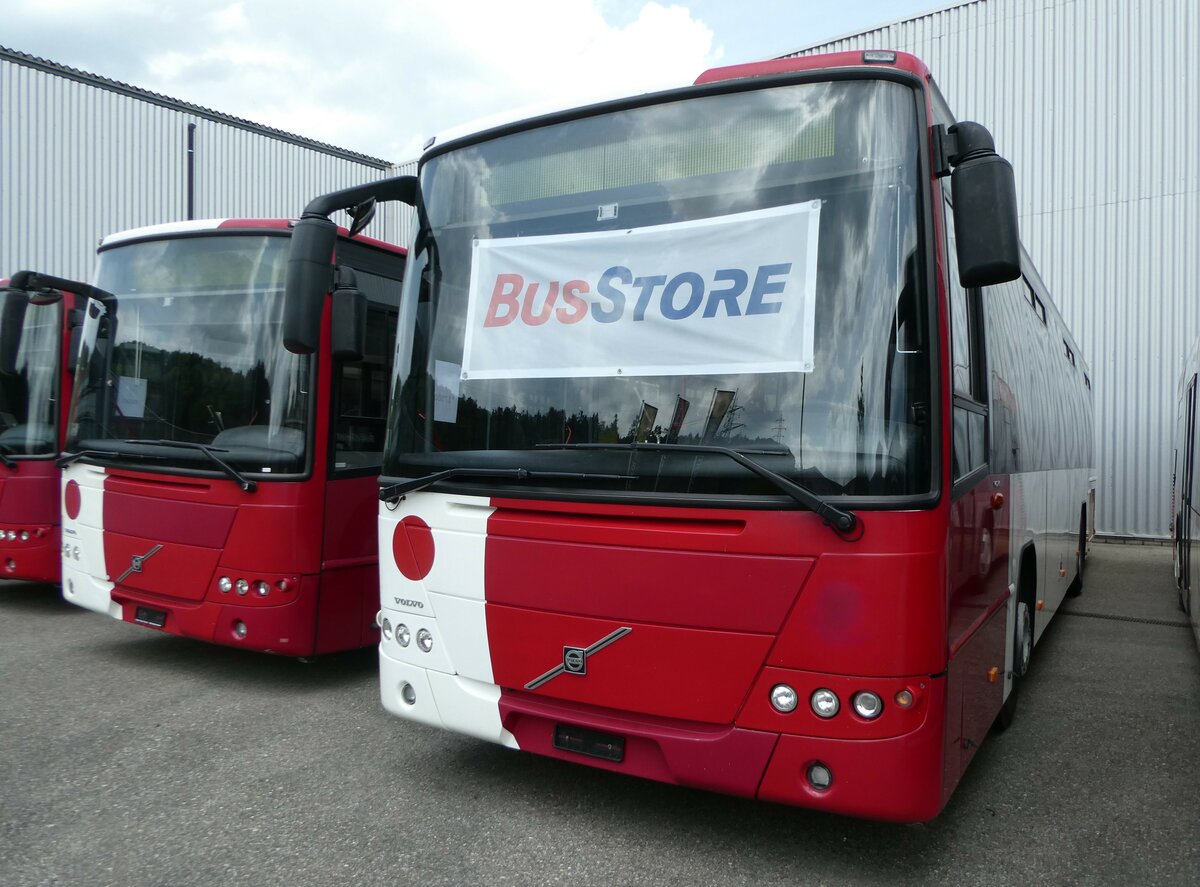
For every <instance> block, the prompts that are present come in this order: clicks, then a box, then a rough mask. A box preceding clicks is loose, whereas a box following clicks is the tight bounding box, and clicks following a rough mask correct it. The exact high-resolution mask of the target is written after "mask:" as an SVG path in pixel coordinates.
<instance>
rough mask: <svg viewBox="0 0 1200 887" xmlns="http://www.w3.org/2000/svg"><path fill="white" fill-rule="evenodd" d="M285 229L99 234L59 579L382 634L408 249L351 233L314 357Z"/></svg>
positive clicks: (144, 600)
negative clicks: (396, 359)
mask: <svg viewBox="0 0 1200 887" xmlns="http://www.w3.org/2000/svg"><path fill="white" fill-rule="evenodd" d="M291 234H292V227H291V223H289V222H288V221H286V220H245V219H230V220H215V221H197V222H186V223H178V224H169V225H160V226H155V227H150V228H140V229H136V230H133V231H127V232H125V233H122V234H116V235H113V236H110V237H107V238H105V240H104V241H103V242H102V244H101V246H100V249H99V255H98V264H97V269H96V274H95V277H96V284H97V286H98V287H101V288H102V289H104V290H105V291H107V293H109V294H111V295H110V296H108V297H107V298H104V299H103V300H92V301H91V302H89V304H88V308H87V313H86V317H85V320H84V326H83V330H82V336H81V338H82V343H81V348H80V354H79V358H78V361H79V362H78V369H77V371H76V386H75V392H74V398H73V400H72V405H71V413H70V424H69V428H68V434H67V441H66V446H65V450H64V455H63V457H62V462H63V463H65V467H64V470H63V485H62V504H63V518H62V521H63V548H62V558H63V575H62V582H63V594H64V596H65V598H66V599H67V600H68V601H70V602H72V603H75V604H78V605H79V606H82V607H86V608H88V609H91V610H95V611H97V612H100V613H107V614H109V615H110V616H112V617H113V618H116V619H122V620H124V621H126V622H133V623H137V624H140V625H146V626H149V627H151V628H154V629H158V630H162V631H166V632H170V633H172V634H177V635H183V636H186V637H191V638H197V639H200V640H204V641H210V642H213V643H218V644H228V645H232V646H236V647H243V648H247V649H252V650H260V651H266V652H271V653H279V654H284V655H288V656H296V657H308V656H314V655H318V654H323V653H329V652H333V651H337V650H345V649H351V648H356V647H362V646H365V645H369V644H372V643H374V642H375V641H376V639H377V638H378V631H377V629H375V628H374V627H373V625H374V616H375V612H376V610H377V609H378V605H377V603H376V601H377V599H378V566H377V553H376V547H375V537H374V527H375V512H376V505H375V503H376V492H377V489H378V484H377V477H378V474H379V464H380V458H381V456H382V453H383V439H384V434H385V427H386V424H385V417H386V411H387V385H388V379H389V378H390V372H391V364H392V356H393V350H394V349H393V341H394V328H395V324H396V316H397V306H398V304H399V292H400V282H401V280H402V277H403V269H404V258H405V257H404V253H403V251H402V250H400V249H398V248H396V247H393V246H390V245H388V244H384V243H381V242H378V241H374V240H370V239H367V238H363V237H358V236H356V237H352V238H351V237H347V236H345V235H346V232H344V231H342V232H340V234H339V236H338V237H337V238H336V243H333V242H331V244H330V251H329V253H327V254H326V257H325V258H326V267H327V269H329V268H330V267H331V266H330V265H329V261H328V259H329V256H331V255H333V254H334V252H335V250H336V257H335V260H334V261H335V265H334V266H333V267H332V270H331V271H330V273H328V274H327V275H326V279H325V282H324V286H325V289H326V290H327V291H330V290H332V298H325V299H324V300H323V302H324V303H323V305H322V310H321V313H320V316H319V317H318V325H319V330H320V348H319V350H318V351H317V353H315V354H314V355H311V356H297V355H294V354H291V353H290V352H288V351H286V350H285V349H284V347H283V343H282V340H281V336H280V331H281V325H280V319H281V315H282V310H283V287H284V278H285V274H286V264H287V256H288V248H289V244H290V242H291Z"/></svg>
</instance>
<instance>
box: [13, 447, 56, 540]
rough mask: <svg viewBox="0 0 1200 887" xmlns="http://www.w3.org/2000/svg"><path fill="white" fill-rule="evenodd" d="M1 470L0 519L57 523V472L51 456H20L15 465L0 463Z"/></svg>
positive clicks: (28, 524) (15, 523)
mask: <svg viewBox="0 0 1200 887" xmlns="http://www.w3.org/2000/svg"><path fill="white" fill-rule="evenodd" d="M0 471H3V474H2V475H0V523H3V524H6V525H10V526H22V525H23V526H26V527H32V526H34V525H38V524H47V525H49V524H54V525H57V524H58V522H59V516H58V483H59V472H58V468H56V467H55V465H54V462H53V460H49V461H43V460H40V459H39V460H31V459H22V460H20V461H19V462H17V467H16V469H9V468H4V467H0Z"/></svg>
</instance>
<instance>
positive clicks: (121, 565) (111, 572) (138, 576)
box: [104, 531, 221, 601]
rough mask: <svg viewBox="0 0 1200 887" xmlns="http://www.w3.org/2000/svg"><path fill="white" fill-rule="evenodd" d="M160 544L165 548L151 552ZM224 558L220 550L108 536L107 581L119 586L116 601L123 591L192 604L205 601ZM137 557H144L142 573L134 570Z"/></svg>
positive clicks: (105, 535)
mask: <svg viewBox="0 0 1200 887" xmlns="http://www.w3.org/2000/svg"><path fill="white" fill-rule="evenodd" d="M156 545H161V546H162V547H161V548H159V549H158V550H157V551H155V552H153V553H151V551H152V549H153V548H154V547H155V546H156ZM147 555H149V556H148V557H147ZM220 555H221V552H220V550H219V549H213V548H199V547H197V546H195V545H181V544H180V543H178V542H168V543H162V542H159V541H157V540H156V539H153V538H149V539H148V538H145V537H139V536H122V535H119V534H117V533H110V532H107V531H106V532H105V533H104V564H105V569H106V570H107V572H108V577H107V578H108V579H109V580H110V581H112V582H114V583H116V585H117V587H116V588H114V589H113V593H112V595H113V600H116V601H119V600H120V591H121V590H123V589H130V590H135V591H141V592H146V593H150V594H154V595H163V596H165V597H168V598H177V599H182V600H188V601H198V600H201V599H203V598H204V595H205V592H206V591H207V590H208V587H209V583H210V582H211V581H212V575H213V571H214V570H215V569H216V566H217V559H218V558H219V557H220ZM135 556H136V557H139V558H142V561H141V570H140V571H137V570H134V569H133V564H134V560H133V559H134V557H135Z"/></svg>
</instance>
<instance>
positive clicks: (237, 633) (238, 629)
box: [233, 619, 246, 638]
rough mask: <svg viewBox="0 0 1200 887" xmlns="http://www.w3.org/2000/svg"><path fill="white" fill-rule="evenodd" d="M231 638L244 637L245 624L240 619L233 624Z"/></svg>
mask: <svg viewBox="0 0 1200 887" xmlns="http://www.w3.org/2000/svg"><path fill="white" fill-rule="evenodd" d="M233 636H234V637H236V638H244V637H245V636H246V623H245V622H243V621H242V620H241V619H238V620H237V621H236V622H234V623H233Z"/></svg>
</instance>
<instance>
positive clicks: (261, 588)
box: [254, 579, 271, 597]
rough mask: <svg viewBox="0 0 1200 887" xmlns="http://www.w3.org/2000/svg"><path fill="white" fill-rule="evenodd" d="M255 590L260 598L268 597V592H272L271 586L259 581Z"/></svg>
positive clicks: (255, 585)
mask: <svg viewBox="0 0 1200 887" xmlns="http://www.w3.org/2000/svg"><path fill="white" fill-rule="evenodd" d="M254 590H255V591H257V592H258V596H259V597H266V596H267V592H269V591H270V590H271V586H269V585H267V583H265V582H263V581H262V580H261V579H259V580H258V581H257V582H255V583H254Z"/></svg>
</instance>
